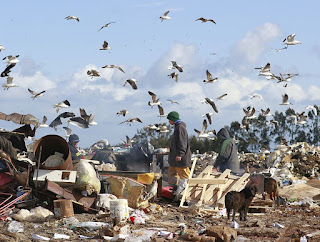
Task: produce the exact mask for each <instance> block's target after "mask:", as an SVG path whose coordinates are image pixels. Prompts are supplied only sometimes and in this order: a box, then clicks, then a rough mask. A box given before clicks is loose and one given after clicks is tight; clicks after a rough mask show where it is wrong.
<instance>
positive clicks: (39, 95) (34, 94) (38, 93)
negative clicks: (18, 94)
mask: <svg viewBox="0 0 320 242" xmlns="http://www.w3.org/2000/svg"><path fill="white" fill-rule="evenodd" d="M28 91H29V92H30V93H31V94H32V95H33V96H32V97H31V98H32V99H35V98H37V97H41V96H43V94H44V93H45V92H46V91H45V90H43V91H41V92H35V91H32V90H31V89H30V88H28Z"/></svg>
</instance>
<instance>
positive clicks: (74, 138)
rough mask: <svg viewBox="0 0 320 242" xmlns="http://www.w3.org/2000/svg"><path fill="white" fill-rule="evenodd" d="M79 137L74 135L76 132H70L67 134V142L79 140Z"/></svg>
mask: <svg viewBox="0 0 320 242" xmlns="http://www.w3.org/2000/svg"><path fill="white" fill-rule="evenodd" d="M79 141H80V139H79V136H78V135H76V134H72V135H70V136H69V142H79Z"/></svg>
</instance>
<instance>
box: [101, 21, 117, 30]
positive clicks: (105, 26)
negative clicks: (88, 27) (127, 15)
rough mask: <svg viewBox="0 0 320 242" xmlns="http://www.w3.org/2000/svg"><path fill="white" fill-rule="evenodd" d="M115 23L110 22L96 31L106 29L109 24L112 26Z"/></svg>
mask: <svg viewBox="0 0 320 242" xmlns="http://www.w3.org/2000/svg"><path fill="white" fill-rule="evenodd" d="M114 23H115V22H110V23H107V24H105V25H103V26H102V27H101V28H100V29H99V30H98V31H100V30H101V29H103V28H108V27H109V26H110V24H114Z"/></svg>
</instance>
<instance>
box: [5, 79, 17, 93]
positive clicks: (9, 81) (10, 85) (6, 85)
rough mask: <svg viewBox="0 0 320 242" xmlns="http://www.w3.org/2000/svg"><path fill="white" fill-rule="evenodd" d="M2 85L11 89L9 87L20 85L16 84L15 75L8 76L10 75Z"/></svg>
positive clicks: (6, 88)
mask: <svg viewBox="0 0 320 242" xmlns="http://www.w3.org/2000/svg"><path fill="white" fill-rule="evenodd" d="M2 87H3V89H4V90H9V88H11V87H18V85H17V84H15V83H13V77H11V76H8V77H7V83H5V84H2Z"/></svg>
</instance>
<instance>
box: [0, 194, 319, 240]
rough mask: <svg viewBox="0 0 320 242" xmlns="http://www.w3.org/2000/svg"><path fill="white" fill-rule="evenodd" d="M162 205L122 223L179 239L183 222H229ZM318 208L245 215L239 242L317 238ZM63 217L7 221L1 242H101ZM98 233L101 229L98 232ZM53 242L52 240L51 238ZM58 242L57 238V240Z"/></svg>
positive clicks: (84, 218) (199, 226) (197, 225)
mask: <svg viewBox="0 0 320 242" xmlns="http://www.w3.org/2000/svg"><path fill="white" fill-rule="evenodd" d="M157 204H159V205H160V206H161V208H162V211H156V212H149V213H147V215H148V217H149V219H148V220H147V221H146V223H145V224H140V225H135V224H133V223H132V222H127V223H126V224H124V225H129V227H130V229H131V231H133V230H137V229H140V228H146V229H151V228H161V229H162V230H165V231H169V232H173V233H176V236H175V237H174V239H173V241H176V240H181V239H180V236H179V234H180V233H182V232H181V231H182V229H181V227H180V228H179V224H181V223H185V224H186V226H187V228H188V229H191V230H194V231H197V232H200V231H204V230H205V229H207V228H210V227H211V226H213V225H227V226H229V225H230V224H231V221H227V218H226V216H224V217H221V216H219V215H217V214H214V215H213V214H212V213H211V214H209V213H207V214H202V213H201V214H197V213H195V214H194V213H191V212H190V211H179V209H178V206H177V205H175V204H171V203H170V202H169V201H167V200H164V199H162V200H160V201H158V202H157ZM319 216H320V209H319V208H311V207H308V205H299V206H280V207H278V208H277V207H276V208H272V207H270V208H268V209H267V210H266V213H260V214H250V213H249V214H248V220H247V221H246V222H242V221H239V218H238V217H236V221H237V222H238V223H239V225H240V227H239V228H238V229H237V234H238V236H240V238H242V240H239V241H300V240H294V239H298V238H300V237H301V236H304V235H310V234H311V235H312V236H311V237H307V239H308V241H320V223H319ZM75 218H77V219H78V220H79V221H80V222H88V221H100V222H108V223H110V224H112V220H111V218H110V216H108V215H107V216H106V217H103V218H102V217H100V218H99V217H98V216H97V215H95V214H88V213H83V214H75ZM64 221H65V220H64V219H55V218H52V219H50V220H49V221H46V222H43V223H30V222H23V226H24V232H22V233H16V234H13V233H10V232H8V225H9V223H10V221H3V222H1V223H0V241H33V239H32V234H38V235H41V236H46V237H49V238H53V235H54V233H59V234H65V235H69V236H70V239H68V240H59V241H79V235H86V236H89V237H93V238H92V239H84V241H97V240H99V239H100V241H103V240H102V239H101V237H99V231H98V230H95V231H89V230H86V229H83V228H76V229H73V230H72V229H70V225H65V222H64ZM274 223H278V224H280V225H283V226H284V228H278V227H275V226H274ZM120 227H121V225H117V226H115V227H113V228H112V229H111V231H113V232H115V233H116V232H117V231H118V230H119V228H120ZM100 233H101V231H100ZM153 239H154V241H164V240H165V238H164V237H162V236H157V235H155V236H153ZM51 241H55V240H51ZM57 241H58V240H57Z"/></svg>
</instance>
